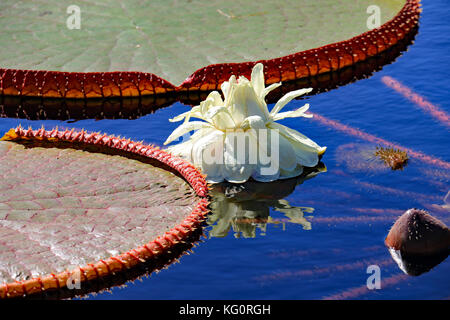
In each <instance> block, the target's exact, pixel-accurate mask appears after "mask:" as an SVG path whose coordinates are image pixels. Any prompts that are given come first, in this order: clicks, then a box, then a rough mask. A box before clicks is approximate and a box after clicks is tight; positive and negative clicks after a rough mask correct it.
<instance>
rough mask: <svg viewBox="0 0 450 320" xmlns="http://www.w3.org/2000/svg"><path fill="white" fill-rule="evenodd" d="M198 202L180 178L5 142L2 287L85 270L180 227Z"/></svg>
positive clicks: (83, 153) (0, 151) (115, 157)
mask: <svg viewBox="0 0 450 320" xmlns="http://www.w3.org/2000/svg"><path fill="white" fill-rule="evenodd" d="M197 201H198V197H197V196H196V195H195V192H194V191H193V189H192V188H191V187H190V186H189V185H188V184H187V182H185V180H183V179H182V178H180V177H179V176H177V175H175V174H174V173H172V172H170V171H168V170H165V169H164V168H161V167H158V166H154V165H152V164H150V163H146V162H145V161H141V160H139V159H131V158H128V157H124V156H123V155H119V154H106V153H98V152H93V151H92V150H89V151H88V150H83V149H74V148H65V147H64V148H63V147H55V146H54V144H53V146H52V144H44V145H41V144H39V145H35V144H33V145H30V144H20V143H16V142H10V141H1V142H0V283H5V282H6V283H10V282H13V281H16V280H17V281H21V280H27V279H30V278H35V277H39V276H43V275H47V274H51V273H58V272H62V271H64V270H66V269H69V270H70V269H71V268H74V267H75V266H84V265H87V264H89V263H95V262H97V261H99V260H101V259H106V258H108V257H111V256H117V255H119V254H122V253H124V252H127V251H129V250H131V249H133V248H136V247H138V246H141V245H143V244H145V243H148V242H149V241H152V240H153V239H155V238H156V237H158V236H160V235H161V234H163V233H164V232H166V231H168V230H169V229H171V228H174V227H175V226H177V225H178V224H180V223H181V222H182V221H183V220H184V219H185V218H186V217H187V216H188V215H189V214H190V213H191V211H192V210H193V208H194V207H195V204H196V202H197Z"/></svg>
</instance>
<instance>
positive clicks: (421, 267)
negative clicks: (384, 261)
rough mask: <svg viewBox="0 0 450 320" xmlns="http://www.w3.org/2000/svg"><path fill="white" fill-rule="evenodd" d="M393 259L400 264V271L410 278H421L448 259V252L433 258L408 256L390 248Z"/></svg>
mask: <svg viewBox="0 0 450 320" xmlns="http://www.w3.org/2000/svg"><path fill="white" fill-rule="evenodd" d="M389 253H390V254H391V256H392V259H394V261H395V262H396V263H397V264H398V267H399V268H400V270H402V271H403V272H404V273H405V274H407V275H410V276H419V275H421V274H423V273H425V272H428V271H430V270H431V269H433V268H434V267H435V266H437V265H438V264H440V263H441V262H442V261H444V260H445V259H447V257H448V254H449V253H448V252H445V253H441V254H436V255H431V256H417V255H416V256H412V255H407V254H405V253H404V252H402V251H401V250H395V249H393V248H389Z"/></svg>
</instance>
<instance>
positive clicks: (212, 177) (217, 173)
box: [192, 130, 224, 183]
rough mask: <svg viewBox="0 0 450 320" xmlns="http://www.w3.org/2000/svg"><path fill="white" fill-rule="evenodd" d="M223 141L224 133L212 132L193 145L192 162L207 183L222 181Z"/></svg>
mask: <svg viewBox="0 0 450 320" xmlns="http://www.w3.org/2000/svg"><path fill="white" fill-rule="evenodd" d="M223 140H224V133H223V132H222V131H219V130H213V131H211V132H210V133H209V134H207V135H204V136H203V137H201V138H200V139H197V140H196V141H195V142H194V144H193V148H192V158H193V162H194V164H195V165H197V166H198V167H199V168H200V169H201V170H202V172H203V173H204V174H206V175H207V181H208V182H209V183H219V182H222V181H223V148H224V142H223Z"/></svg>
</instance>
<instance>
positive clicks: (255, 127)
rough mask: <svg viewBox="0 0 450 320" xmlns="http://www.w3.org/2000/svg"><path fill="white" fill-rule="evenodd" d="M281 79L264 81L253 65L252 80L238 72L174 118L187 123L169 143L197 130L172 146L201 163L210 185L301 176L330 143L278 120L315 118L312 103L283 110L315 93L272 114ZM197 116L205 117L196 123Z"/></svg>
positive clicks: (278, 107) (258, 66)
mask: <svg viewBox="0 0 450 320" xmlns="http://www.w3.org/2000/svg"><path fill="white" fill-rule="evenodd" d="M280 85H281V83H274V84H272V85H270V86H268V87H265V84H264V73H263V65H262V64H261V63H258V64H256V65H255V66H254V67H253V70H252V75H251V80H250V81H249V80H248V79H247V78H245V77H242V76H241V77H239V79H236V77H235V76H234V75H233V76H231V77H230V79H229V81H225V82H223V83H222V86H221V90H222V93H223V95H224V98H225V99H224V100H222V97H221V95H220V93H219V92H217V91H213V92H211V93H210V94H209V95H208V97H207V98H206V100H204V101H202V102H201V103H200V105H198V106H195V107H193V108H192V109H191V110H190V111H188V112H185V113H183V114H180V115H178V116H177V117H175V118H173V119H170V121H172V122H174V121H182V120H184V123H183V124H182V125H180V126H179V127H178V128H176V129H175V130H174V131H173V132H172V134H171V135H170V136H169V137H168V138H167V140H166V142H165V143H164V144H165V145H166V144H168V143H170V142H172V141H174V140H175V139H177V138H179V137H181V136H183V135H185V134H187V133H189V132H191V131H195V133H194V134H193V135H192V136H191V137H190V139H189V140H187V141H185V142H182V143H180V144H178V145H174V146H171V147H169V148H168V151H169V152H171V153H173V154H175V155H178V156H181V157H183V158H185V159H187V160H188V161H190V162H192V163H193V164H195V165H196V166H197V167H199V168H200V169H201V170H202V171H203V172H204V173H205V174H206V175H207V180H208V182H210V183H218V182H222V181H224V180H227V181H229V182H234V183H242V182H245V181H247V180H248V179H249V178H250V177H252V178H253V179H255V180H257V181H263V182H269V181H274V180H277V179H287V178H291V177H295V176H298V175H300V174H301V173H302V172H303V166H306V167H314V166H316V165H317V164H318V162H319V156H320V155H322V154H323V153H324V152H325V150H326V147H320V146H319V145H317V144H316V143H315V142H314V141H312V140H311V139H309V138H307V137H306V136H304V135H303V134H301V133H300V132H298V131H296V130H293V129H290V128H288V127H286V126H284V125H281V124H279V123H276V122H275V121H277V120H281V119H284V118H296V117H306V118H310V117H312V115H311V114H307V113H305V112H306V111H307V110H308V108H309V104H305V105H304V106H303V107H301V108H299V109H297V110H294V111H287V112H280V111H281V110H282V108H283V107H284V106H285V105H286V104H287V103H289V102H290V101H291V100H292V99H294V98H296V97H298V96H301V95H303V94H305V93H308V92H310V91H311V90H312V89H311V88H308V89H300V90H296V91H292V92H289V93H287V94H286V95H285V96H283V97H282V98H281V99H280V100H279V101H278V102H277V103H276V104H275V106H274V107H273V108H272V110H271V111H270V112H269V110H268V108H267V104H266V101H265V97H266V95H267V94H268V93H269V92H270V91H272V90H273V89H275V88H277V87H278V86H280ZM191 118H197V119H200V120H202V121H190V120H191Z"/></svg>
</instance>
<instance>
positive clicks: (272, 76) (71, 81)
mask: <svg viewBox="0 0 450 320" xmlns="http://www.w3.org/2000/svg"><path fill="white" fill-rule="evenodd" d="M420 12H421V8H420V0H407V1H406V4H405V5H404V6H403V8H402V9H401V10H400V12H399V13H398V14H397V15H396V16H395V17H394V18H392V19H391V20H389V21H388V22H386V23H384V24H383V25H381V26H380V27H378V28H375V29H372V30H370V31H367V32H365V33H362V34H360V35H358V36H355V37H353V38H351V39H348V40H344V41H340V42H336V43H332V44H328V45H325V46H322V47H319V48H315V49H309V50H305V51H301V52H297V53H294V54H290V55H287V56H284V57H279V58H274V59H268V60H259V61H248V62H240V63H221V64H212V65H209V66H206V67H204V68H201V69H199V70H197V71H195V72H194V73H193V74H192V75H191V76H189V77H188V78H187V79H186V80H185V81H184V82H183V83H182V84H181V85H179V86H175V85H173V84H172V83H170V82H169V81H167V80H165V79H163V78H161V77H159V76H157V75H155V74H152V73H144V72H134V71H133V72H128V71H127V72H118V71H115V72H61V71H46V70H19V69H0V93H1V94H3V95H12V96H34V97H49V98H81V99H83V98H84V99H86V98H109V97H140V96H145V95H155V94H166V93H177V92H186V91H210V90H217V89H218V88H219V87H220V85H221V83H222V82H224V81H226V80H228V79H229V77H230V76H231V75H233V74H234V75H243V76H246V77H249V76H250V74H251V70H252V68H253V66H254V65H255V64H256V63H259V62H260V63H262V64H263V65H264V78H265V81H266V85H268V84H272V83H275V82H280V81H289V80H297V79H302V78H308V77H312V76H316V75H319V74H322V73H327V72H333V71H337V70H340V69H343V68H345V67H348V66H351V65H354V64H355V63H357V62H360V61H364V60H366V59H368V58H370V57H373V56H376V55H377V54H379V53H381V52H383V51H385V50H387V49H389V48H390V47H392V46H394V45H395V44H396V43H398V42H399V41H400V40H402V39H403V38H405V37H406V36H407V35H408V34H409V33H410V32H411V31H412V30H413V29H414V28H415V27H416V26H417V25H418V22H419V15H420Z"/></svg>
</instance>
